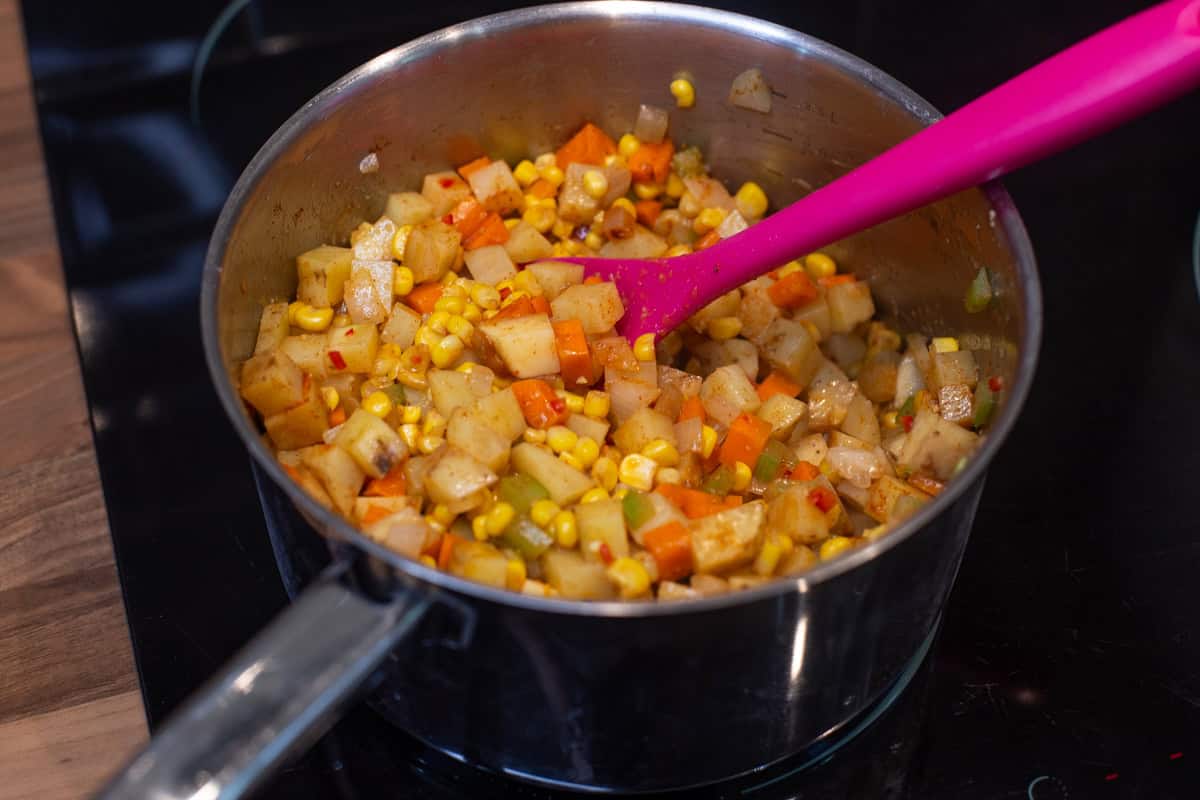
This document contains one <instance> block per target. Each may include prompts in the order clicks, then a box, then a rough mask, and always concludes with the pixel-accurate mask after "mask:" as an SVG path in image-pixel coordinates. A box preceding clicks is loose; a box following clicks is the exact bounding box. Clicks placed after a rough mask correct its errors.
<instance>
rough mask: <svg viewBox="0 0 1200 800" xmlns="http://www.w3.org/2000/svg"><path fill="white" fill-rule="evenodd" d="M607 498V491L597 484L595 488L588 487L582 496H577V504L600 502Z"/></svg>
mask: <svg viewBox="0 0 1200 800" xmlns="http://www.w3.org/2000/svg"><path fill="white" fill-rule="evenodd" d="M607 499H608V492H606V491H604V490H603V489H601V488H600V487H598V486H597V487H596V488H595V489H588V490H587V491H586V492H584V493H583V497H581V498H579V504H580V505H581V506H583V505H588V504H589V503H600V502H603V501H604V500H607Z"/></svg>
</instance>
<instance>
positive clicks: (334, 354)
mask: <svg viewBox="0 0 1200 800" xmlns="http://www.w3.org/2000/svg"><path fill="white" fill-rule="evenodd" d="M329 360H330V362H332V363H333V366H334V367H336V368H337V369H345V368H346V359H344V358H342V354H341V353H340V352H339V351H337V350H330V351H329Z"/></svg>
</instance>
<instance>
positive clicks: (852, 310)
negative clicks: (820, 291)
mask: <svg viewBox="0 0 1200 800" xmlns="http://www.w3.org/2000/svg"><path fill="white" fill-rule="evenodd" d="M825 300H826V302H827V303H829V320H830V325H831V327H832V328H833V332H834V333H849V332H850V331H851V330H853V329H854V326H856V325H858V324H859V323H860V322H866V321H867V320H869V319H870V318H871V317H873V316H875V302H874V301H873V300H872V299H871V287H870V285H868V284H867V282H866V281H855V282H854V283H838V284H834V285H833V286H830V287H829V288H828V289H827V290H826V291H825Z"/></svg>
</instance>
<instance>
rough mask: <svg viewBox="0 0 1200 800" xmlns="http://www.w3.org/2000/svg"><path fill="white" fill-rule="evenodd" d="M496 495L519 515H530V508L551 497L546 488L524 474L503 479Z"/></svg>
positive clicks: (506, 476) (507, 476)
mask: <svg viewBox="0 0 1200 800" xmlns="http://www.w3.org/2000/svg"><path fill="white" fill-rule="evenodd" d="M496 495H497V496H498V497H499V498H500V499H501V500H503V501H504V502H506V503H508V504H509V505H511V506H512V507H513V508H514V509H515V510H516V512H517V513H518V514H528V513H529V508H530V506H532V505H533V504H534V503H536V502H537V501H538V500H547V499H549V497H550V493H549V492H547V491H546V487H544V486H542V485H541V484H540V483H538V482H537V481H535V480H534V479H533V478H531V477H529V476H528V475H525V474H523V473H516V474H514V475H505V476H504V477H503V478H501V479H500V484H499V485H498V486H497V487H496Z"/></svg>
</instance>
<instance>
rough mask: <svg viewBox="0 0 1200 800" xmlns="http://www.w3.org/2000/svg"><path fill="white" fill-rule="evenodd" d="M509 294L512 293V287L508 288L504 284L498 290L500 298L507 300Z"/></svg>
mask: <svg viewBox="0 0 1200 800" xmlns="http://www.w3.org/2000/svg"><path fill="white" fill-rule="evenodd" d="M510 294H512V289H510V288H508V287H507V286H505V287H504V288H503V289H501V290H500V299H501V300H507V299H508V296H509V295H510Z"/></svg>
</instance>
